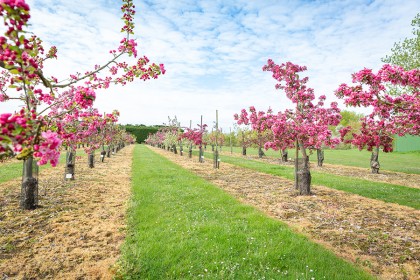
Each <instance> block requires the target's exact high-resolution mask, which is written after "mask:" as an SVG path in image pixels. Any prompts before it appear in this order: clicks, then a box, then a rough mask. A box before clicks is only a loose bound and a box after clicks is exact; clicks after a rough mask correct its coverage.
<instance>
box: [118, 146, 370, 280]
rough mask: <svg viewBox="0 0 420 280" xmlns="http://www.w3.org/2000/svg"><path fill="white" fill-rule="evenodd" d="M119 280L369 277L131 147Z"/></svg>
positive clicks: (279, 224)
mask: <svg viewBox="0 0 420 280" xmlns="http://www.w3.org/2000/svg"><path fill="white" fill-rule="evenodd" d="M133 157H134V158H133V168H132V170H133V173H132V174H133V175H132V191H133V196H132V201H131V205H130V209H129V212H128V216H129V217H128V221H129V223H128V225H129V229H128V233H127V238H126V240H125V244H124V245H123V250H122V257H121V260H120V262H119V264H120V273H119V276H118V278H122V279H200V278H206V279H372V277H371V276H369V275H368V274H366V273H365V272H364V271H362V270H361V269H359V268H356V267H354V266H353V265H351V264H349V263H348V262H346V261H344V260H342V259H340V258H338V257H336V256H335V255H334V254H332V253H331V252H330V251H328V250H326V249H325V248H323V247H322V246H320V245H317V244H315V243H313V242H311V241H309V240H308V239H307V238H305V237H304V236H302V235H299V234H296V233H294V232H293V231H292V230H290V229H289V228H288V227H287V226H286V225H285V224H283V223H282V222H280V221H277V220H274V219H271V218H268V217H267V216H265V215H264V214H262V213H261V212H259V211H257V210H255V209H254V208H252V207H250V206H246V205H243V204H241V203H239V202H238V201H237V200H235V199H234V198H233V197H231V196H230V195H228V194H226V193H225V192H224V191H222V190H220V189H219V188H217V187H215V186H214V185H212V184H210V183H209V182H207V181H205V180H204V179H202V178H199V177H198V176H196V175H194V174H193V173H191V172H189V171H187V170H185V169H182V168H181V167H179V166H178V165H176V164H174V163H172V162H170V161H168V160H167V159H165V158H163V157H161V156H159V155H157V154H155V153H154V152H152V151H151V150H149V149H147V148H146V147H144V146H136V149H135V151H134V155H133Z"/></svg>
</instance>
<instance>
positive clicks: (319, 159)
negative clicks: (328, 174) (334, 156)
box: [316, 149, 324, 167]
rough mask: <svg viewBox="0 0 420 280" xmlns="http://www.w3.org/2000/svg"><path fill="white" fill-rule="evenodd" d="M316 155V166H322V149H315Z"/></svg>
mask: <svg viewBox="0 0 420 280" xmlns="http://www.w3.org/2000/svg"><path fill="white" fill-rule="evenodd" d="M316 157H317V159H318V166H319V167H322V164H323V163H324V151H323V150H322V149H316Z"/></svg>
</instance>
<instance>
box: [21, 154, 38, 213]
mask: <svg viewBox="0 0 420 280" xmlns="http://www.w3.org/2000/svg"><path fill="white" fill-rule="evenodd" d="M34 173H35V174H34ZM37 206H38V166H37V165H36V163H35V162H34V160H33V158H32V157H29V158H27V159H25V160H24V161H23V174H22V186H21V196H20V207H21V208H22V209H25V210H31V209H35V208H36V207H37Z"/></svg>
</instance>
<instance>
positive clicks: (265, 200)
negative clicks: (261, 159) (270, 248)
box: [150, 148, 420, 279]
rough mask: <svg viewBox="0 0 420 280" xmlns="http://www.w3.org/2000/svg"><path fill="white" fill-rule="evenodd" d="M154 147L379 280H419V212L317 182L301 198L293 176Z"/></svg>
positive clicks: (160, 153) (159, 152) (177, 162)
mask: <svg viewBox="0 0 420 280" xmlns="http://www.w3.org/2000/svg"><path fill="white" fill-rule="evenodd" d="M150 149H153V151H155V152H156V153H158V154H159V155H162V156H164V157H166V158H168V159H170V160H171V161H173V162H175V163H176V164H178V165H180V166H182V167H183V168H186V169H187V170H189V171H191V172H193V173H194V174H197V175H198V176H200V177H202V178H203V179H205V180H207V181H209V182H211V183H212V184H214V185H216V186H218V187H219V188H221V189H223V190H224V191H226V192H228V193H229V194H231V195H232V196H234V197H236V199H238V200H239V201H241V202H243V203H246V204H249V205H253V206H254V207H256V208H258V209H260V210H261V211H263V212H264V213H266V214H267V215H269V216H271V217H274V218H276V219H279V220H281V221H284V222H286V223H287V224H288V225H289V226H291V227H292V228H293V229H294V230H296V231H297V232H301V233H303V234H305V235H306V236H308V237H309V238H310V239H311V240H316V241H317V242H319V243H321V244H323V245H324V246H326V247H327V248H329V249H330V250H332V251H333V252H335V253H336V254H337V255H339V256H341V257H343V258H345V259H347V260H349V261H351V262H353V263H357V264H360V265H362V266H363V267H366V269H368V270H369V271H370V272H371V273H372V274H374V275H376V276H378V277H379V279H417V278H416V275H418V271H419V269H420V266H419V265H420V263H419V255H418V252H420V235H419V234H418V233H419V231H418V226H419V224H418V217H419V215H420V212H419V210H415V209H413V208H410V207H407V206H401V205H398V204H394V203H386V202H383V201H381V200H376V199H370V198H365V197H362V196H359V195H355V194H351V193H349V192H343V191H339V190H335V189H333V188H327V187H324V186H318V185H316V186H314V188H313V195H310V196H298V195H296V190H295V189H294V186H293V180H288V179H285V178H282V177H280V176H274V175H270V174H265V173H261V172H257V171H255V170H253V169H250V168H244V167H239V166H237V165H232V164H229V163H226V162H223V161H222V163H221V166H220V169H214V168H213V166H212V161H211V160H208V159H206V160H205V162H204V163H198V159H197V157H194V158H192V159H189V158H188V157H187V156H183V157H181V156H179V155H174V154H173V153H170V152H168V151H164V150H162V149H157V148H150Z"/></svg>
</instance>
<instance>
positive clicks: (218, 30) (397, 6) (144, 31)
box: [0, 0, 420, 131]
mask: <svg viewBox="0 0 420 280" xmlns="http://www.w3.org/2000/svg"><path fill="white" fill-rule="evenodd" d="M27 2H28V3H29V5H30V7H31V15H32V18H31V21H30V23H31V24H32V26H31V27H30V30H31V31H33V32H34V33H35V34H37V35H38V36H39V37H40V38H41V39H42V40H43V41H44V44H45V46H46V47H48V46H51V45H55V46H57V48H58V60H54V61H51V62H49V63H47V64H46V67H45V71H44V72H45V73H48V75H49V76H51V75H53V76H56V77H59V78H60V79H64V78H67V77H68V76H69V75H70V74H72V73H75V72H77V71H78V72H82V73H83V72H84V71H86V70H89V69H92V67H93V66H94V65H95V64H103V63H105V62H106V61H107V59H108V58H109V55H108V52H109V50H111V49H115V48H116V47H117V46H118V43H119V40H120V39H121V38H122V34H121V33H120V32H119V31H120V28H121V26H122V22H121V20H120V17H121V15H122V14H121V11H120V8H119V6H120V5H119V1H116V0H72V1H68V0H28V1H27ZM134 2H135V5H136V10H137V14H136V18H135V23H136V30H135V32H136V35H135V38H136V39H137V43H138V45H139V50H138V51H139V54H141V55H146V56H147V57H149V59H150V60H151V61H152V62H156V63H163V64H165V68H166V70H167V72H166V74H165V75H164V76H161V77H160V78H159V79H157V80H151V81H147V82H142V81H137V82H134V83H132V84H130V85H127V86H125V87H121V86H114V87H112V88H110V89H109V90H107V91H103V92H98V94H97V101H96V105H95V107H97V108H98V109H99V110H100V111H102V112H103V111H106V112H110V111H112V110H113V109H117V110H119V111H120V112H121V116H120V123H122V124H127V123H131V124H146V125H152V124H162V123H164V122H167V121H168V116H170V117H174V116H176V117H177V118H178V120H179V121H180V122H181V125H183V126H188V125H189V121H190V120H192V122H193V126H195V124H197V123H199V120H200V115H203V119H204V123H207V124H209V125H212V123H213V122H214V121H215V111H216V110H219V122H220V126H221V127H223V128H224V131H228V130H229V127H232V126H233V123H234V120H233V114H234V113H237V112H239V111H240V110H241V109H242V108H248V107H249V106H251V105H254V106H255V107H256V108H257V109H258V110H266V109H267V108H268V107H271V108H273V109H274V110H275V111H278V110H283V109H285V108H288V107H290V103H289V102H288V100H287V98H286V97H285V95H284V94H283V93H282V92H281V91H278V90H275V88H274V85H275V80H274V79H273V78H272V77H271V75H270V74H269V73H268V72H263V71H262V66H263V65H264V64H265V63H266V61H267V59H269V58H272V59H273V60H274V61H275V62H276V63H278V64H280V63H282V62H286V61H291V62H293V63H296V64H300V65H306V66H307V67H308V71H306V73H305V74H306V76H308V77H309V86H310V87H312V88H314V90H315V94H316V95H317V96H319V95H321V94H325V95H326V96H327V102H328V101H334V100H336V99H335V97H334V94H333V91H334V90H335V89H336V88H337V87H338V86H339V85H340V84H341V83H343V82H350V75H351V73H354V72H356V71H358V70H361V69H363V68H364V67H367V68H373V69H375V70H377V69H378V68H379V67H380V66H381V65H382V62H381V58H383V57H385V56H386V55H387V54H390V50H391V48H392V46H393V44H394V43H395V42H398V41H400V40H402V39H404V38H406V37H411V36H412V34H411V30H412V27H411V25H410V24H411V20H412V19H413V18H414V17H415V15H416V14H417V13H418V12H420V1H418V0H408V1H403V4H402V2H401V1H394V0H389V1H361V0H349V1H291V0H290V1H276V0H255V1H253V0H230V1H229V0H227V1H222V0H202V1H194V0H156V1H154V0H134ZM339 102H340V101H339ZM14 106H16V104H13V103H9V104H7V103H4V104H1V103H0V112H2V113H3V112H13V111H14V110H15V107H14ZM340 107H341V108H344V107H342V106H340Z"/></svg>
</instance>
